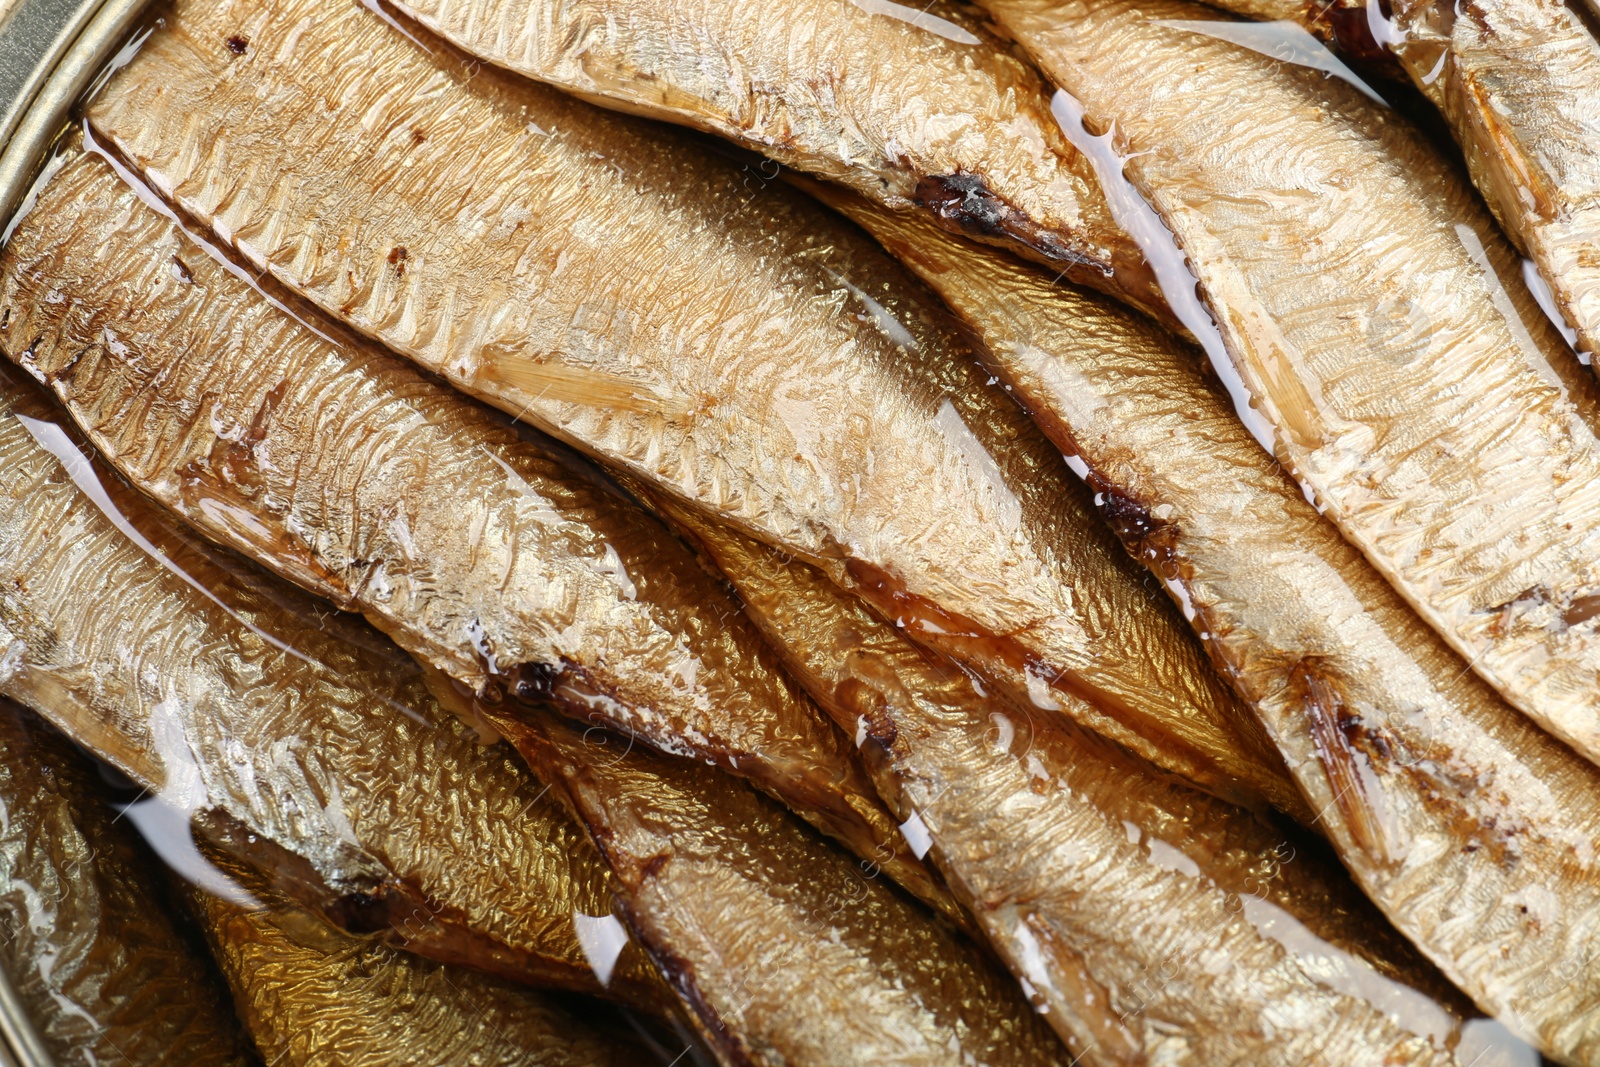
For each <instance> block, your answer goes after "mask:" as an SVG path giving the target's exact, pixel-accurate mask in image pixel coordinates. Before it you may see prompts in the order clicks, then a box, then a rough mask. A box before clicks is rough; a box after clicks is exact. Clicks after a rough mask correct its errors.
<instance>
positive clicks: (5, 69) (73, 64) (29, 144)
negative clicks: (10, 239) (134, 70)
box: [0, 0, 150, 222]
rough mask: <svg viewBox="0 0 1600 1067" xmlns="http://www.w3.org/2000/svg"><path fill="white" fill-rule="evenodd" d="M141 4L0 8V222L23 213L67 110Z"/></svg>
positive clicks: (99, 0) (49, 0)
mask: <svg viewBox="0 0 1600 1067" xmlns="http://www.w3.org/2000/svg"><path fill="white" fill-rule="evenodd" d="M149 2H150V0H15V2H13V3H11V4H9V5H8V4H7V3H6V2H5V0H0V17H3V21H0V221H4V222H9V221H10V220H11V218H12V216H13V215H14V214H15V213H16V212H17V210H18V209H19V207H21V206H22V205H23V202H24V200H25V198H26V196H27V194H28V189H29V187H30V185H31V184H32V182H33V180H34V177H35V175H36V174H37V172H38V170H39V167H40V165H41V164H42V163H43V162H44V158H45V154H46V153H47V152H48V151H49V149H50V145H51V144H52V143H53V142H54V140H55V138H56V136H57V135H58V134H59V133H60V132H61V129H62V127H63V126H64V125H65V124H66V122H67V120H68V117H69V116H70V114H71V111H72V108H73V107H74V105H76V104H77V103H78V101H79V100H80V99H81V98H82V97H83V95H84V93H85V92H87V91H88V89H89V87H90V85H91V83H92V82H93V80H94V78H95V76H96V75H97V74H98V73H99V72H100V71H101V70H102V69H103V68H104V67H105V66H106V64H107V63H108V62H109V61H110V60H111V58H112V56H113V55H115V53H116V51H117V49H118V48H120V47H121V46H122V44H123V42H124V40H125V38H126V37H127V34H128V31H129V30H131V29H132V28H133V26H134V25H135V23H136V22H137V21H138V19H139V18H140V17H141V15H143V13H144V10H145V8H146V7H147V6H148V5H149ZM4 94H10V96H11V99H9V100H7V99H5V97H4Z"/></svg>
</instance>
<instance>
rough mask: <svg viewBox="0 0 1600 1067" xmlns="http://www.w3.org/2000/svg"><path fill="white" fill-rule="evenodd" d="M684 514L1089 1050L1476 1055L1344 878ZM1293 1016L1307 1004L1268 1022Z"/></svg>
mask: <svg viewBox="0 0 1600 1067" xmlns="http://www.w3.org/2000/svg"><path fill="white" fill-rule="evenodd" d="M918 228H919V229H921V228H922V227H920V226H919V227H918ZM952 240H953V241H958V240H959V239H952ZM668 514H669V515H671V516H672V517H673V518H675V519H677V520H679V521H682V522H683V523H684V525H685V529H687V530H689V531H691V532H692V533H693V535H694V536H695V537H696V538H697V539H698V540H699V541H700V542H701V544H702V545H703V546H704V547H705V549H706V550H707V551H708V552H709V553H710V555H711V556H712V558H714V559H715V560H716V562H717V564H718V565H719V566H720V567H721V568H722V570H723V572H724V573H726V574H727V575H728V577H729V579H730V580H731V581H732V582H733V584H734V587H735V588H736V589H738V591H739V594H740V596H741V597H742V598H743V600H744V602H745V605H746V610H747V611H748V612H749V613H750V614H751V617H752V618H754V619H756V620H757V621H758V623H759V624H760V625H761V627H762V630H763V632H764V633H766V634H768V635H769V637H770V639H771V640H772V641H773V643H774V645H775V647H777V648H779V649H780V650H782V651H783V653H784V657H785V663H786V664H787V665H788V666H789V668H790V670H791V671H792V672H793V673H794V674H795V676H796V677H797V678H800V679H802V680H803V681H804V682H805V684H806V686H807V687H808V688H809V689H810V690H811V692H812V693H813V694H815V695H816V697H817V700H818V701H819V702H820V703H822V704H823V706H825V707H827V708H828V709H829V711H830V712H831V713H832V714H833V715H834V716H835V718H836V720H837V721H838V723H839V725H840V727H841V728H845V729H850V730H854V731H855V732H856V736H857V737H858V738H859V739H860V740H861V744H862V746H863V750H864V752H866V753H867V754H868V759H867V762H868V765H869V766H873V767H876V768H877V769H878V775H877V777H878V781H879V789H880V792H882V793H883V794H884V796H885V797H889V798H892V799H891V804H892V805H893V806H894V808H895V810H896V814H897V815H899V816H900V817H902V818H904V819H906V820H907V823H908V824H913V825H916V826H918V827H920V828H922V832H923V833H925V834H926V835H927V837H928V839H929V841H930V843H931V851H930V853H929V855H931V856H932V857H933V858H934V861H935V863H936V864H937V865H938V866H939V867H940V869H941V870H943V872H944V874H945V877H946V880H947V881H948V882H949V883H950V884H951V886H952V887H954V888H955V889H956V891H957V894H958V896H959V897H960V898H961V899H962V900H963V902H964V903H966V904H967V906H968V907H969V908H970V909H971V911H972V913H973V914H974V915H975V916H976V917H977V919H978V922H979V925H980V926H981V927H982V928H983V930H984V932H985V934H987V936H988V937H989V940H990V942H991V943H992V944H994V946H995V947H996V948H997V949H998V950H999V952H1000V954H1001V955H1002V956H1003V957H1004V958H1005V959H1006V960H1007V962H1008V964H1009V965H1010V967H1011V969H1012V971H1013V972H1014V973H1015V974H1016V975H1017V977H1018V978H1019V979H1020V980H1021V981H1023V982H1025V983H1026V985H1025V986H1024V988H1026V989H1029V990H1031V991H1033V999H1034V1000H1035V1002H1036V1003H1037V1004H1038V1005H1039V1010H1040V1011H1041V1012H1042V1013H1043V1014H1044V1018H1045V1019H1046V1020H1047V1021H1049V1022H1050V1023H1051V1025H1052V1026H1054V1027H1055V1028H1056V1031H1057V1033H1058V1034H1059V1035H1060V1036H1061V1037H1062V1039H1063V1040H1065V1041H1067V1043H1068V1044H1069V1045H1070V1046H1071V1047H1072V1049H1073V1051H1075V1052H1080V1053H1085V1054H1086V1055H1087V1057H1088V1059H1089V1060H1090V1062H1094V1063H1105V1064H1143V1063H1156V1062H1159V1063H1163V1064H1172V1065H1174V1067H1176V1065H1180V1064H1192V1065H1210V1064H1241V1065H1243V1064H1251V1065H1268V1064H1283V1065H1285V1067H1299V1065H1301V1064H1305V1063H1312V1062H1319V1063H1338V1064H1349V1065H1354V1064H1363V1063H1370V1064H1390V1063H1399V1062H1404V1063H1440V1064H1446V1063H1448V1064H1456V1063H1460V1064H1466V1063H1467V1062H1468V1061H1470V1060H1471V1059H1472V1056H1471V1055H1470V1054H1467V1055H1460V1056H1459V1058H1458V1056H1457V1055H1455V1054H1452V1050H1454V1049H1455V1048H1456V1045H1457V1042H1458V1041H1460V1040H1461V1038H1462V1036H1463V1035H1462V1032H1461V1028H1462V1022H1461V1019H1460V1017H1459V1015H1458V1014H1457V1013H1458V1012H1459V1011H1460V1010H1461V1008H1462V1006H1463V1005H1462V1004H1461V998H1460V996H1459V994H1456V993H1455V992H1454V991H1453V990H1451V989H1450V987H1449V985H1448V983H1446V982H1444V981H1443V979H1441V978H1440V977H1439V975H1438V974H1437V973H1436V972H1434V971H1433V969H1432V968H1431V967H1429V966H1428V965H1427V964H1426V963H1423V962H1422V961H1421V960H1420V959H1419V958H1418V957H1417V956H1416V954H1415V952H1414V951H1412V950H1411V949H1410V946H1408V945H1406V944H1405V942H1404V941H1402V940H1401V939H1400V938H1399V937H1397V936H1396V935H1395V934H1394V932H1393V931H1392V930H1390V929H1388V928H1387V927H1386V926H1385V925H1384V923H1383V920H1382V919H1381V918H1379V917H1378V916H1377V915H1375V914H1374V913H1373V912H1372V910H1371V909H1370V907H1369V906H1367V904H1366V902H1365V901H1364V900H1362V898H1361V896H1360V893H1359V892H1358V891H1357V890H1356V888H1355V887H1354V886H1353V885H1351V884H1350V882H1349V880H1348V879H1347V878H1346V877H1345V876H1344V874H1343V872H1342V871H1340V870H1339V869H1338V867H1337V865H1335V864H1322V863H1319V862H1318V861H1317V860H1316V859H1315V858H1313V857H1312V856H1311V855H1309V854H1307V855H1296V854H1295V846H1294V844H1293V843H1292V842H1290V841H1287V840H1285V838H1284V836H1283V835H1282V833H1281V832H1279V831H1277V830H1275V829H1274V828H1273V827H1272V826H1271V825H1270V824H1268V823H1266V822H1265V821H1263V820H1261V819H1259V818H1258V817H1256V816H1254V815H1251V814H1250V813H1248V812H1244V811H1241V810H1239V809H1237V808H1232V807H1230V806H1228V805H1226V804H1223V803H1221V802H1219V801H1216V800H1214V799H1212V798H1211V797H1208V796H1206V795H1204V794H1202V793H1200V792H1198V791H1197V790H1194V789H1192V788H1190V787H1188V786H1186V785H1184V784H1182V783H1180V782H1178V781H1176V780H1175V779H1173V778H1171V777H1170V776H1166V775H1161V774H1160V773H1159V772H1157V771H1156V770H1155V769H1154V768H1152V767H1150V766H1149V765H1148V764H1144V763H1142V762H1141V761H1139V760H1137V759H1135V758H1133V757H1130V756H1128V755H1127V754H1126V753H1124V752H1122V751H1121V750H1119V749H1117V748H1115V747H1114V746H1112V745H1110V744H1107V743H1106V742H1105V741H1103V740H1101V739H1099V738H1096V737H1094V736H1093V735H1090V734H1088V733H1087V732H1085V731H1083V730H1081V729H1079V728H1076V727H1074V726H1073V725H1072V724H1070V723H1065V722H1063V721H1061V720H1059V719H1056V718H1053V717H1046V716H1040V715H1038V713H1037V712H1035V711H1031V710H1030V709H1027V708H1018V707H1017V706H1015V705H1013V704H1011V703H1010V702H1008V701H1005V700H1002V699H1000V698H998V697H996V696H994V695H981V694H980V693H979V691H978V690H977V689H976V688H975V687H974V686H973V685H972V682H971V680H970V679H969V678H967V677H966V676H965V675H964V674H962V673H961V672H960V671H957V670H954V669H952V668H951V667H949V665H947V664H940V663H938V662H937V661H934V660H931V659H930V658H928V657H927V655H926V654H925V653H923V652H922V651H920V650H919V649H917V648H916V647H915V646H914V645H912V644H910V643H909V642H907V641H906V640H905V639H904V638H903V637H901V636H900V635H899V634H898V633H896V632H895V629H894V627H892V626H890V625H888V624H885V623H882V622H879V621H878V620H877V619H875V618H873V617H872V616H871V615H870V614H868V613H867V612H866V610H865V609H864V608H863V607H862V606H861V604H860V602H859V601H858V600H856V599H855V598H853V597H851V596H849V595H848V594H846V593H844V592H843V591H842V590H840V589H839V588H838V587H837V586H835V585H833V584H832V583H831V582H829V581H828V580H827V578H826V577H824V576H823V575H822V574H821V572H819V571H817V570H816V569H815V568H812V567H809V566H807V565H805V564H802V563H797V562H792V561H788V560H785V559H784V558H783V557H781V556H779V555H778V554H777V553H775V552H774V551H773V550H772V549H770V548H768V547H767V546H765V545H760V544H758V543H757V542H753V541H750V540H749V539H747V538H745V537H743V536H741V535H739V534H737V533H734V532H732V531H729V530H728V529H726V528H719V527H716V526H714V525H713V524H711V523H709V522H706V521H705V520H703V519H699V518H697V517H696V516H694V515H693V514H692V513H690V512H689V511H688V510H687V509H683V508H680V507H675V506H670V505H669V510H668ZM874 757H876V758H874ZM1246 897H1248V898H1249V899H1248V900H1246ZM1241 901H1243V902H1244V903H1243V906H1242V907H1241ZM1290 927H1295V928H1297V929H1303V930H1304V931H1305V938H1306V939H1305V942H1304V944H1302V945H1300V946H1298V947H1296V945H1295V944H1294V942H1293V940H1292V939H1286V938H1284V937H1283V936H1282V935H1283V932H1284V931H1285V930H1286V929H1288V928H1290ZM1329 959H1334V960H1338V961H1340V964H1339V966H1340V967H1341V968H1342V969H1343V970H1342V972H1341V973H1342V977H1341V980H1338V981H1333V982H1329V981H1328V979H1327V973H1328V972H1327V971H1326V970H1325V969H1324V968H1325V965H1326V962H1327V961H1328V960H1329ZM1158 974H1159V975H1160V978H1159V979H1154V980H1153V979H1152V976H1153V975H1158ZM1436 997H1438V998H1441V999H1439V1000H1436V999H1435V998H1436ZM1274 1003H1276V1004H1284V1005H1290V1004H1292V1005H1293V1006H1294V1007H1293V1009H1292V1010H1291V1011H1288V1012H1285V1013H1284V1015H1283V1016H1281V1017H1280V1018H1278V1019H1276V1020H1274V1023H1273V1024H1272V1025H1265V1026H1264V1025H1263V1024H1262V1014H1263V1012H1264V1011H1265V1010H1266V1006H1267V1005H1269V1004H1274ZM1402 1003H1408V1004H1409V1005H1410V1006H1409V1007H1408V1008H1404V1009H1401V1010H1400V1011H1399V1012H1398V1013H1397V1014H1398V1015H1399V1020H1398V1022H1397V1021H1395V1020H1394V1019H1392V1018H1391V1013H1393V1012H1394V1009H1395V1007H1396V1005H1398V1004H1402ZM1174 1030H1176V1031H1177V1033H1176V1034H1175V1033H1174ZM1469 1041H1470V1038H1469Z"/></svg>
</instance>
